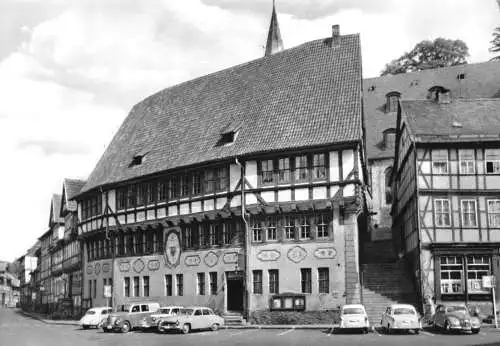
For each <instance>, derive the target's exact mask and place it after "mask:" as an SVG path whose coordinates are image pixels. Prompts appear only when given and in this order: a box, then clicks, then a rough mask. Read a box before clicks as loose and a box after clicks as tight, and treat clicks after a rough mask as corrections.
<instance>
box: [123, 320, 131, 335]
mask: <svg viewBox="0 0 500 346" xmlns="http://www.w3.org/2000/svg"><path fill="white" fill-rule="evenodd" d="M128 332H130V323H129V322H128V321H125V322H123V324H122V333H128Z"/></svg>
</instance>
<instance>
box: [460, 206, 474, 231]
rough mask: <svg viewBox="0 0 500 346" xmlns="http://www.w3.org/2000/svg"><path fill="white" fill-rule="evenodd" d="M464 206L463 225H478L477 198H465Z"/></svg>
mask: <svg viewBox="0 0 500 346" xmlns="http://www.w3.org/2000/svg"><path fill="white" fill-rule="evenodd" d="M460 204H461V206H462V227H477V212H476V200H474V199H463V200H461V201H460Z"/></svg>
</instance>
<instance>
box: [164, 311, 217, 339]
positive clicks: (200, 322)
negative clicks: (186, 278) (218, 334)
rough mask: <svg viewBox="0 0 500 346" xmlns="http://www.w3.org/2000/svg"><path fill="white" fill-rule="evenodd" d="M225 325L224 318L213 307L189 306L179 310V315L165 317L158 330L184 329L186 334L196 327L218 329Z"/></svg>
mask: <svg viewBox="0 0 500 346" xmlns="http://www.w3.org/2000/svg"><path fill="white" fill-rule="evenodd" d="M223 325H224V319H223V318H222V317H220V316H219V315H216V314H215V313H214V312H213V311H212V309H209V308H204V307H189V308H183V309H181V310H180V311H179V314H178V315H177V316H169V317H166V318H163V319H162V320H161V321H160V323H159V324H158V331H160V332H166V331H170V330H172V331H182V332H183V333H184V334H187V333H189V332H190V331H191V330H195V329H211V330H213V331H216V330H217V329H219V327H221V326H223Z"/></svg>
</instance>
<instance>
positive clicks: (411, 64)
mask: <svg viewBox="0 0 500 346" xmlns="http://www.w3.org/2000/svg"><path fill="white" fill-rule="evenodd" d="M468 56H469V48H468V47H467V45H466V44H465V42H464V41H462V40H448V39H445V38H442V37H439V38H437V39H435V40H434V41H429V40H424V41H422V42H419V43H417V45H416V46H415V47H414V48H413V49H412V50H411V51H410V52H406V53H404V54H403V55H402V56H400V57H399V58H397V59H395V60H392V61H391V62H390V63H388V64H386V65H385V67H384V69H383V70H382V72H381V75H382V76H385V75H387V74H398V73H406V72H414V71H422V70H428V69H433V68H438V67H448V66H455V65H463V64H467V59H466V58H467V57H468Z"/></svg>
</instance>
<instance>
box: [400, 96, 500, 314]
mask: <svg viewBox="0 0 500 346" xmlns="http://www.w3.org/2000/svg"><path fill="white" fill-rule="evenodd" d="M434 97H435V98H434V99H433V100H424V101H402V102H401V103H400V105H401V106H400V108H399V110H400V111H399V114H398V124H397V129H398V131H397V151H396V152H397V154H396V162H397V165H396V167H397V169H396V170H395V171H394V175H393V183H394V194H395V196H394V206H393V215H394V228H393V231H394V233H393V240H394V242H395V243H396V245H397V247H398V248H399V249H401V251H402V252H403V253H404V256H405V259H406V261H407V263H408V267H409V268H411V271H412V272H413V273H414V275H415V277H416V281H417V283H418V294H419V297H420V301H421V302H424V301H426V300H429V299H432V300H434V301H436V302H448V301H452V302H465V303H467V304H471V305H479V306H482V307H483V309H486V311H488V310H491V301H492V292H491V290H490V289H489V288H485V287H483V284H482V277H483V276H486V275H494V276H497V277H498V275H499V267H498V261H499V259H500V258H499V255H498V254H499V249H500V242H499V241H500V137H499V135H498V129H499V128H500V116H499V114H500V99H477V100H460V99H458V100H457V99H453V100H452V99H451V98H450V95H449V91H447V90H445V89H440V90H438V92H436V94H435V96H434ZM496 293H497V296H498V293H500V291H499V289H498V286H497V287H496Z"/></svg>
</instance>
